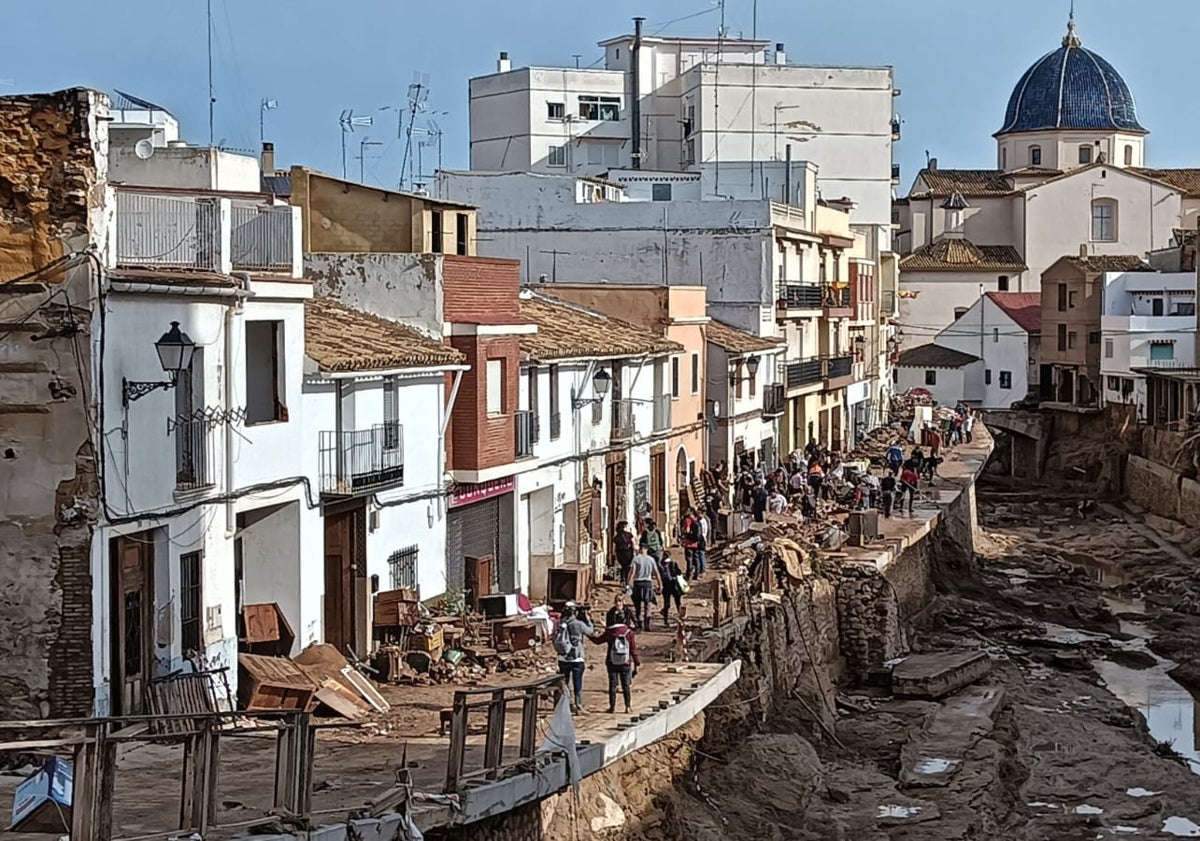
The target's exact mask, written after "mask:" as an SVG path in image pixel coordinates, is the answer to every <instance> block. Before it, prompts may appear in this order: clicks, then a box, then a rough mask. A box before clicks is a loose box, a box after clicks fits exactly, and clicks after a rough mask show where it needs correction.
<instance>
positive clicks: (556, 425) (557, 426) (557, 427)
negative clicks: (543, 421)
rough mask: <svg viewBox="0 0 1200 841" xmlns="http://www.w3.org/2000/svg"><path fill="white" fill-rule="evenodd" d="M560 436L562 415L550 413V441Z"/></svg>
mask: <svg viewBox="0 0 1200 841" xmlns="http://www.w3.org/2000/svg"><path fill="white" fill-rule="evenodd" d="M560 435H562V413H561V412H551V413H550V440H551V441H553V440H555V439H556V438H558V436H560Z"/></svg>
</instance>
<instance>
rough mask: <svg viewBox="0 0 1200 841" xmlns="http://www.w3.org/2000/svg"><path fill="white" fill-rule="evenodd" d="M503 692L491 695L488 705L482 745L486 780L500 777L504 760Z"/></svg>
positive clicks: (499, 691) (498, 690) (498, 691)
mask: <svg viewBox="0 0 1200 841" xmlns="http://www.w3.org/2000/svg"><path fill="white" fill-rule="evenodd" d="M504 707H505V702H504V690H503V689H497V690H496V691H495V692H493V693H492V700H491V701H490V702H489V703H488V720H487V738H486V741H485V742H484V745H483V764H484V767H485V768H487V769H488V779H492V780H494V779H496V778H497V777H499V776H500V765H501V763H502V762H503V760H504Z"/></svg>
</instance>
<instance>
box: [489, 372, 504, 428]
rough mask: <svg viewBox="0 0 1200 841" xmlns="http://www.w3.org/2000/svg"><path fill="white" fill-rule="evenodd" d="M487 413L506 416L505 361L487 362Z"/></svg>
mask: <svg viewBox="0 0 1200 841" xmlns="http://www.w3.org/2000/svg"><path fill="white" fill-rule="evenodd" d="M486 387H487V413H488V414H489V415H502V414H504V360H503V359H489V360H488V361H487V385H486Z"/></svg>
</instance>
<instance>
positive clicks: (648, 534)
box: [638, 520, 663, 563]
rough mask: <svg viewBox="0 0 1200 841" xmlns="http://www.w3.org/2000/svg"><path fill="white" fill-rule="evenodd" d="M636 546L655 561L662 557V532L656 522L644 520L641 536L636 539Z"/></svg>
mask: <svg viewBox="0 0 1200 841" xmlns="http://www.w3.org/2000/svg"><path fill="white" fill-rule="evenodd" d="M638 548H640V549H641V550H642V551H643V552H645V553H646V554H647V555H649V556H650V557H651V558H653V559H654V561H655V562H656V563H657V562H658V561H659V560H661V559H662V550H663V536H662V532H661V531H659V530H658V524H657V523H655V522H654V520H648V521H647V522H646V528H645V530H644V531H643V532H642V538H641V540H639V541H638Z"/></svg>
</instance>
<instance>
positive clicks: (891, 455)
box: [885, 440, 904, 473]
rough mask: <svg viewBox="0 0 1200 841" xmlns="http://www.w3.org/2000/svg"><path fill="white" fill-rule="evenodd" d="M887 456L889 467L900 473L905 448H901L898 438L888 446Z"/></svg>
mask: <svg viewBox="0 0 1200 841" xmlns="http://www.w3.org/2000/svg"><path fill="white" fill-rule="evenodd" d="M885 458H886V459H887V464H888V467H890V468H891V469H892V472H894V473H899V472H900V465H902V464H904V450H902V449H901V448H900V441H899V440H896V441H895V442H893V443H892V446H890V447H888V448H887V455H886V456H885Z"/></svg>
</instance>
